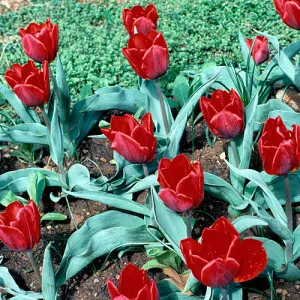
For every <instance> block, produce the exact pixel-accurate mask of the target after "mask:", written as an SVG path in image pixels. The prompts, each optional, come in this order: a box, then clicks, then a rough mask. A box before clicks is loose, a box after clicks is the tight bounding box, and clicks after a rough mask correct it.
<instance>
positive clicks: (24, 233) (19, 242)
mask: <svg viewBox="0 0 300 300" xmlns="http://www.w3.org/2000/svg"><path fill="white" fill-rule="evenodd" d="M40 237H41V226H40V215H39V211H38V208H37V206H36V204H35V202H34V201H32V200H30V201H29V202H28V204H27V205H25V206H23V204H21V203H20V202H18V201H14V202H12V203H10V204H8V205H7V207H6V209H5V212H3V213H0V240H2V242H3V243H4V244H5V245H6V246H7V247H9V248H10V249H12V250H15V251H29V250H31V249H32V248H34V247H35V246H36V245H37V244H38V242H39V241H40Z"/></svg>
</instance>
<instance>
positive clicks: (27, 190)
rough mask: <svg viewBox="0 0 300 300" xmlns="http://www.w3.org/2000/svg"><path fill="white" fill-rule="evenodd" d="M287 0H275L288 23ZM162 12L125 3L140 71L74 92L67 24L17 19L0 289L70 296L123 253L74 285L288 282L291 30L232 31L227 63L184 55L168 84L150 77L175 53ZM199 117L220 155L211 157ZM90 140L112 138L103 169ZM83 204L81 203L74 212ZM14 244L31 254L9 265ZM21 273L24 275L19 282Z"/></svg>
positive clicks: (239, 286)
mask: <svg viewBox="0 0 300 300" xmlns="http://www.w3.org/2000/svg"><path fill="white" fill-rule="evenodd" d="M296 4H297V3H296V2H294V1H279V0H275V1H274V6H275V9H274V12H275V10H276V11H277V13H278V16H276V17H277V18H278V20H280V17H281V18H282V20H283V22H284V23H285V24H286V25H287V26H289V27H291V28H292V29H293V30H298V29H299V28H300V26H299V25H298V23H297V19H296V16H297V14H298V13H299V9H298V6H297V5H296ZM161 18H162V17H161V15H160V11H159V10H158V8H157V7H156V6H155V5H154V4H148V5H145V6H140V5H134V6H128V8H126V9H124V10H123V11H122V18H121V19H120V22H121V20H122V22H123V26H124V28H123V30H124V32H126V34H127V36H126V41H124V44H122V46H121V47H120V48H119V51H120V53H121V52H122V54H123V56H124V57H125V58H126V60H127V62H126V63H127V64H128V66H130V70H131V72H132V73H135V74H136V78H137V79H136V86H135V87H134V88H124V87H122V86H106V87H102V88H100V89H97V90H96V91H95V92H94V93H91V91H89V92H88V93H86V92H82V93H81V96H82V97H81V99H80V100H79V101H77V102H75V103H73V104H72V100H71V99H72V93H71V92H70V86H69V84H68V77H67V76H66V73H65V71H64V60H63V58H61V57H60V48H59V40H60V39H61V36H63V35H64V31H63V30H62V29H61V28H60V26H59V25H58V24H57V23H55V22H53V20H51V18H46V19H45V20H43V21H42V22H40V23H36V22H29V23H28V24H26V26H24V27H20V28H19V36H20V39H19V41H18V42H19V43H20V45H22V46H21V49H22V51H23V52H24V53H25V54H26V56H27V59H26V61H25V62H20V61H15V62H14V63H13V64H12V65H11V66H9V67H8V68H7V69H6V70H5V72H4V80H5V84H1V85H0V92H1V94H2V97H3V98H4V99H5V100H6V101H7V103H8V104H9V105H10V106H11V108H12V109H13V110H14V112H15V114H17V115H18V118H19V122H15V121H14V120H13V119H12V118H11V117H10V116H9V115H8V114H7V113H6V112H4V111H2V112H1V115H2V116H4V120H5V122H2V123H1V127H0V141H1V142H3V145H2V146H1V149H3V150H5V151H6V152H5V153H6V154H9V153H11V154H12V155H14V156H16V157H17V158H18V160H19V162H20V163H22V167H21V168H16V169H13V170H7V172H4V173H3V174H2V175H0V202H1V205H2V206H3V207H4V209H3V211H2V213H1V214H0V239H1V241H2V243H3V244H4V245H5V246H2V248H1V249H4V251H5V253H7V254H6V255H5V256H4V258H3V259H2V261H3V266H2V267H0V279H1V280H0V288H1V297H2V298H3V299H6V298H9V299H72V298H75V299H76V293H74V292H70V290H72V287H71V284H70V282H72V280H74V279H75V282H76V280H78V279H79V278H80V276H81V275H82V272H90V271H91V270H92V274H90V275H94V276H97V275H98V276H102V274H104V272H105V269H106V268H108V265H107V263H109V261H113V262H114V265H115V266H118V264H119V262H120V261H122V259H123V262H124V257H126V259H127V263H124V268H121V267H120V268H119V270H117V271H116V269H114V272H113V273H110V274H109V276H106V278H105V279H104V286H101V287H99V288H97V284H96V283H97V282H98V283H99V285H100V282H99V280H98V281H94V287H93V289H92V291H97V292H96V293H93V295H92V293H91V290H90V291H89V293H88V294H85V293H84V292H83V293H80V292H79V295H77V297H79V298H80V297H82V298H87V297H88V298H92V297H93V298H98V299H120V298H122V299H123V298H124V299H139V300H142V299H150V300H156V299H199V298H202V299H236V300H237V299H243V297H244V298H246V299H247V298H248V299H251V296H250V294H249V291H251V290H252V291H255V292H256V295H255V296H254V297H257V293H258V294H262V295H263V296H265V297H267V298H270V299H276V298H277V292H278V289H276V287H278V286H280V285H278V284H282V285H281V286H282V287H285V288H287V287H288V286H289V285H288V282H292V283H297V282H298V281H299V279H300V270H299V257H300V250H299V249H300V236H299V230H300V225H298V226H295V225H296V219H297V217H298V216H296V215H295V213H297V212H298V207H297V205H298V202H299V201H300V200H299V199H300V197H299V193H298V189H297V186H298V184H299V183H298V182H299V166H300V120H299V114H298V113H297V112H295V111H294V110H293V109H292V108H291V107H290V106H289V105H288V104H286V103H284V101H282V100H283V99H284V97H285V94H286V93H287V92H288V91H289V90H291V89H292V88H293V89H299V59H298V58H297V54H298V52H299V50H300V43H299V42H298V41H292V42H291V43H290V44H288V45H287V46H286V47H282V46H281V45H280V41H279V40H278V38H277V37H276V36H275V35H271V32H269V33H266V32H263V31H259V32H256V33H255V34H252V35H251V36H250V35H248V36H247V37H246V36H245V35H244V34H243V32H242V31H239V33H238V41H239V49H240V50H239V51H240V55H238V56H237V58H238V57H240V62H239V63H238V64H235V63H233V62H232V60H231V58H230V57H228V56H224V57H223V60H222V64H223V65H221V64H220V65H218V66H217V65H215V64H213V65H211V64H208V65H206V67H202V69H201V68H200V69H199V70H188V69H182V70H180V71H181V72H180V73H178V74H177V76H176V78H175V80H174V82H173V84H172V91H171V95H169V94H165V93H163V89H162V88H161V82H163V79H164V80H167V79H168V76H167V75H166V74H168V70H169V65H170V61H171V60H172V56H171V55H170V51H169V45H168V42H167V39H166V37H165V34H164V31H163V30H161V27H160V19H161ZM284 26H285V25H284ZM125 30H126V31H125ZM186 47H188V43H187V45H186ZM278 89H281V91H282V97H281V100H277V99H275V98H274V95H275V92H274V91H276V90H278ZM197 131H198V132H197ZM199 131H202V134H203V135H204V136H205V138H206V141H207V144H208V145H209V146H210V147H211V148H212V149H215V150H216V152H217V157H218V159H219V160H215V161H214V163H212V164H211V165H210V170H207V169H206V166H207V165H206V164H205V160H206V159H207V156H206V157H205V158H204V159H203V157H202V158H201V156H202V154H205V152H204V151H202V152H199V151H201V150H202V149H201V146H199V145H198V144H197V143H196V141H197V135H198V134H199ZM189 133H190V135H191V137H190V142H187V141H185V139H186V140H188V134H189ZM200 141H201V140H200ZM87 143H91V144H92V147H90V149H88V150H86V149H84V148H85V147H86V146H85V145H86V144H87ZM201 143H202V144H203V141H202V142H201ZM218 143H219V144H220V143H222V147H221V149H222V151H219V152H218V147H217V145H218ZM188 144H189V145H188ZM93 145H94V146H93ZM95 145H96V146H95ZM99 147H100V148H101V147H103V148H107V149H109V150H108V153H109V155H110V157H109V158H108V159H109V160H110V162H107V160H106V159H104V158H103V157H101V159H102V161H103V159H104V162H105V163H106V164H107V165H110V166H111V165H112V164H113V165H114V166H115V167H112V168H111V169H110V172H108V171H107V169H106V168H103V169H102V165H101V164H99V162H97V161H94V160H93V159H91V158H90V157H85V156H84V154H87V153H89V152H93V151H96V148H99ZM7 149H9V152H7ZM219 149H220V148H219ZM197 150H198V152H197ZM97 151H99V150H97ZM197 153H198V156H197V157H196V155H197ZM209 153H212V152H209ZM8 157H9V155H8V156H7V155H6V158H8ZM98 159H99V157H98ZM87 162H88V164H87ZM107 165H106V166H107ZM91 166H93V167H96V168H95V169H96V171H95V170H93V168H92V167H91ZM6 167H7V166H6ZM218 169H219V170H218ZM220 170H221V171H223V172H224V173H222V172H221V171H220ZM104 171H105V174H104ZM225 174H226V175H225ZM82 203H84V205H87V207H88V208H89V210H90V209H91V208H90V207H91V206H92V207H93V208H92V209H93V214H92V215H91V216H90V212H89V214H86V216H85V217H83V218H80V216H81V215H82V212H81V211H80V210H81V209H82ZM205 203H206V205H207V204H208V205H209V207H210V206H211V205H212V204H214V205H212V208H210V210H212V209H217V211H210V210H207V206H205ZM78 211H80V212H79V213H78ZM203 215H205V216H207V217H208V220H209V221H207V219H205V218H203ZM68 219H69V220H70V223H69V227H68V228H67V230H66V227H63V226H64V225H66V224H68V223H66V222H67V220H68ZM45 222H46V224H49V225H47V226H46V227H45V225H43V224H45ZM64 222H65V223H64ZM60 226H62V227H60ZM46 229H47V230H48V231H47V230H46ZM49 231H50V232H49ZM8 249H10V250H8ZM136 253H141V254H142V255H143V256H138V257H139V258H140V261H139V263H138V264H137V263H135V260H134V259H131V256H133V255H135V254H136ZM14 259H15V260H18V261H21V262H28V263H30V264H31V267H28V268H29V269H28V270H23V272H22V270H20V272H19V274H15V273H14V272H12V271H13V270H11V268H10V264H11V263H12V261H13V260H14ZM31 271H32V272H31ZM28 272H29V273H30V274H34V275H35V276H36V280H35V281H32V280H33V279H32V277H31V281H32V283H34V282H35V283H34V284H33V285H32V286H31V285H30V284H29V281H26V279H25V283H24V282H22V278H23V279H24V278H26V276H28V275H27V273H28ZM151 274H152V277H154V278H149V277H148V275H151ZM24 276H25V277H24ZM89 277H91V278H92V277H93V276H89V275H88V274H86V273H85V274H84V275H83V277H82V278H83V281H84V280H88V279H89ZM116 279H118V282H117V281H116ZM27 280H28V278H27ZM266 283H267V286H266V285H265V284H266ZM31 287H32V288H31ZM77 287H78V290H79V291H80V287H81V286H80V284H78V283H77ZM287 293H289V294H290V297H291V299H296V297H298V296H299V293H298V294H297V291H295V292H294V291H292V290H290V291H288V292H287ZM283 295H284V296H286V294H283Z"/></svg>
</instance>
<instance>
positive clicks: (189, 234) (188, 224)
mask: <svg viewBox="0 0 300 300" xmlns="http://www.w3.org/2000/svg"><path fill="white" fill-rule="evenodd" d="M184 215H185V223H186V224H185V225H186V234H187V237H188V238H191V237H192V229H191V212H190V210H187V211H185V212H184Z"/></svg>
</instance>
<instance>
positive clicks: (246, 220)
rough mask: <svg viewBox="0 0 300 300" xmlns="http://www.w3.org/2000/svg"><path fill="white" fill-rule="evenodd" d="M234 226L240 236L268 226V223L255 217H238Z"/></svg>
mask: <svg viewBox="0 0 300 300" xmlns="http://www.w3.org/2000/svg"><path fill="white" fill-rule="evenodd" d="M232 224H233V226H234V227H235V229H236V230H237V231H238V233H239V234H241V233H243V232H245V231H247V230H249V229H250V228H252V227H255V226H268V222H266V221H264V220H263V219H261V218H259V217H254V216H241V217H238V218H237V219H235V220H234V221H233V222H232Z"/></svg>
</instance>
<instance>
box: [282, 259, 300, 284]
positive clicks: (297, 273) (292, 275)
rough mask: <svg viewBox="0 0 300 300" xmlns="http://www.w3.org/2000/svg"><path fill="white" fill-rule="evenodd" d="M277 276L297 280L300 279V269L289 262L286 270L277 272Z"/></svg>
mask: <svg viewBox="0 0 300 300" xmlns="http://www.w3.org/2000/svg"><path fill="white" fill-rule="evenodd" d="M276 277H277V278H282V279H284V280H287V281H297V280H299V279H300V270H299V268H298V267H297V266H295V265H294V264H293V263H288V264H287V268H286V271H285V272H283V273H276Z"/></svg>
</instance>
